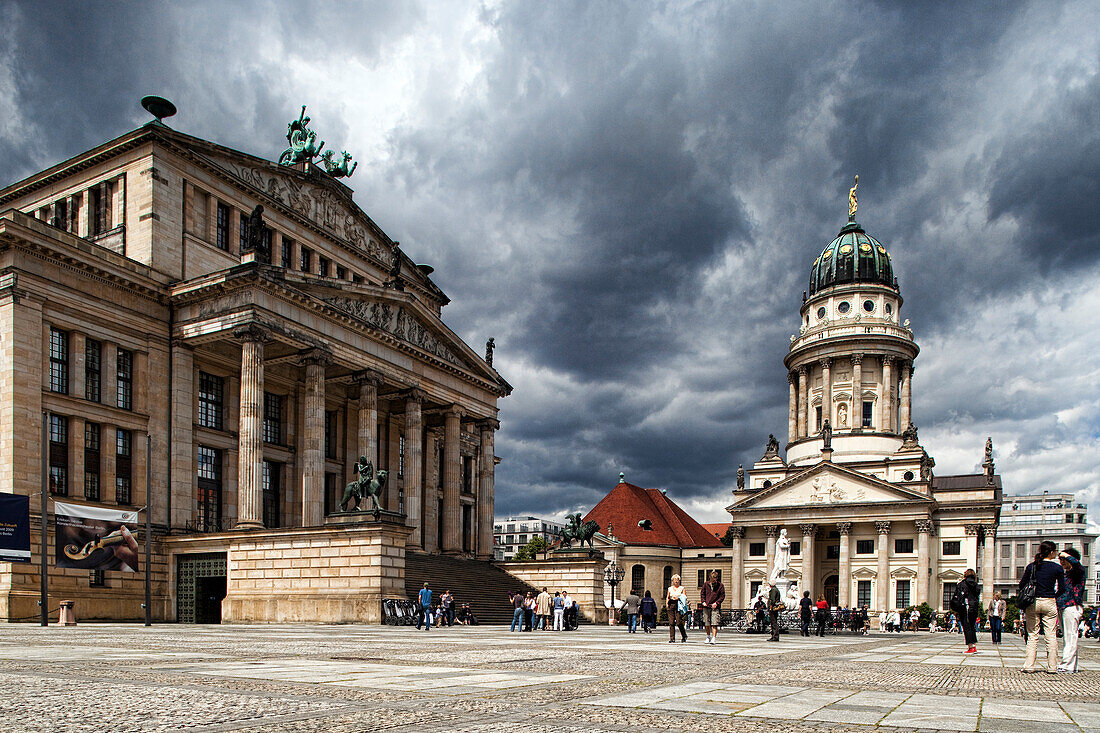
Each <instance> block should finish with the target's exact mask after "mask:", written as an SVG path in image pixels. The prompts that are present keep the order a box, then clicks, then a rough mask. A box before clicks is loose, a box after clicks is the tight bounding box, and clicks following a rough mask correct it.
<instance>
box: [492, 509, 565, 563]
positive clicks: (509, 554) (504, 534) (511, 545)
mask: <svg viewBox="0 0 1100 733" xmlns="http://www.w3.org/2000/svg"><path fill="white" fill-rule="evenodd" d="M564 526H565V525H564V524H562V523H561V522H555V521H554V520H552V519H540V518H539V517H532V516H526V517H505V518H503V519H502V518H500V517H498V518H497V519H496V520H494V521H493V559H495V560H511V559H512V558H513V557H515V556H516V553H517V552H519V549H520V548H521V547H523V546H524V545H526V544H527V543H528V542H530V541H531V540H532V539H533V538H535V537H542V538H543V539H544V540H546V541H547V542H553V541H554V539H555V538H556V537H557V536H558V531H559V530H560V529H562V528H563V527H564Z"/></svg>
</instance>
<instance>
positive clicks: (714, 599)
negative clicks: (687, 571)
mask: <svg viewBox="0 0 1100 733" xmlns="http://www.w3.org/2000/svg"><path fill="white" fill-rule="evenodd" d="M699 600H700V601H702V602H703V625H704V626H706V627H707V641H706V643H707V644H717V643H718V624H719V622H721V620H722V601H724V600H726V586H724V585H722V581H720V580H719V579H718V571H717V570H711V571H710V580H709V581H707V582H706V583H703V587H702V588H700V589H699Z"/></svg>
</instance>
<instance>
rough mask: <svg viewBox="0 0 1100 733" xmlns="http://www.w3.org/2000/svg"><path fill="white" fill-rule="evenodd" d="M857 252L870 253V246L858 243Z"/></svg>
mask: <svg viewBox="0 0 1100 733" xmlns="http://www.w3.org/2000/svg"><path fill="white" fill-rule="evenodd" d="M859 251H860V252H870V251H871V245H869V244H867V243H866V242H860V244H859Z"/></svg>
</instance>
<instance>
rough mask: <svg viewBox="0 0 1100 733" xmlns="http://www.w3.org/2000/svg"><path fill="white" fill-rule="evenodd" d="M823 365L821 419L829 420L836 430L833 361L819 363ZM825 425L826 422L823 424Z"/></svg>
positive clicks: (823, 360) (822, 360)
mask: <svg viewBox="0 0 1100 733" xmlns="http://www.w3.org/2000/svg"><path fill="white" fill-rule="evenodd" d="M818 364H820V365H821V419H822V421H824V420H828V421H829V425H831V426H832V428H833V429H834V430H835V429H836V420H835V419H833V369H832V366H833V360H832V359H829V358H825V359H821V360H819V361H818ZM822 424H824V422H822ZM818 427H819V428H820V426H818Z"/></svg>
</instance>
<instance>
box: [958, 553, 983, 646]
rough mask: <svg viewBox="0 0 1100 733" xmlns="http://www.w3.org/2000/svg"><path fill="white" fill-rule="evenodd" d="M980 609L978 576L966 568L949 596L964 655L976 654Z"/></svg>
mask: <svg viewBox="0 0 1100 733" xmlns="http://www.w3.org/2000/svg"><path fill="white" fill-rule="evenodd" d="M980 607H981V606H980V600H979V597H978V576H977V574H976V573H975V572H974V570H973V569H972V568H967V569H966V571H965V572H964V573H963V576H962V580H960V581H959V582H958V583H956V584H955V592H954V594H953V595H952V596H951V610H953V611H954V612H955V613H956V614H957V615H958V621H959V625H960V626H962V633H963V640H964V641H966V652H965V653H966V654H977V653H978V634H977V628H976V623H977V621H978V609H979V608H980Z"/></svg>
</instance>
